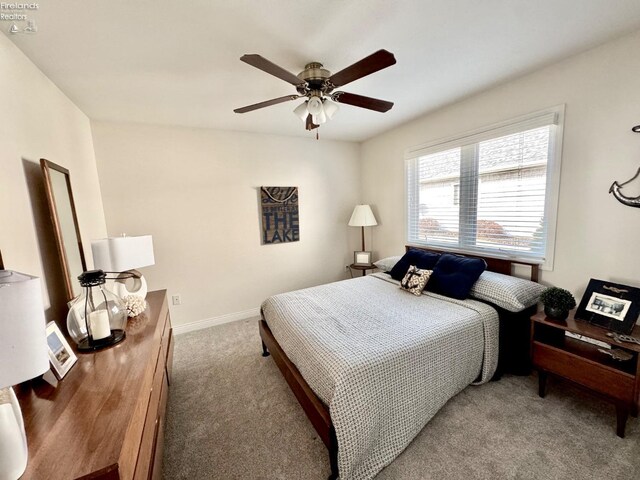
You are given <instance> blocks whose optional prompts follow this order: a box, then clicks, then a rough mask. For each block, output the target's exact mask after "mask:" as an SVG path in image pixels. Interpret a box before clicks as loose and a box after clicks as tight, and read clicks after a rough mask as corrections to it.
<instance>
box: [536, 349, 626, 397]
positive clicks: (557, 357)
mask: <svg viewBox="0 0 640 480" xmlns="http://www.w3.org/2000/svg"><path fill="white" fill-rule="evenodd" d="M603 355H604V354H603ZM533 364H534V366H535V367H536V368H540V369H543V370H546V371H548V372H551V373H554V374H556V375H559V376H561V377H563V378H566V379H567V380H571V381H573V382H575V383H578V384H580V385H582V386H584V387H587V388H589V389H591V390H593V391H594V392H598V393H602V394H605V395H608V396H610V397H613V398H615V399H617V400H620V401H623V402H628V403H631V402H633V390H634V383H635V378H634V376H633V375H631V374H629V373H626V372H624V371H621V370H618V369H615V368H613V367H609V366H607V365H602V364H599V363H596V362H595V361H592V360H589V359H588V358H584V357H582V356H579V355H577V354H574V353H571V352H570V351H567V350H561V349H559V348H556V347H554V346H551V345H547V344H544V343H540V342H533Z"/></svg>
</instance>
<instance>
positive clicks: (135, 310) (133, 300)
mask: <svg viewBox="0 0 640 480" xmlns="http://www.w3.org/2000/svg"><path fill="white" fill-rule="evenodd" d="M124 303H125V306H126V308H127V315H129V317H137V316H138V315H140V314H141V313H142V312H144V311H145V310H146V308H147V302H146V300H145V299H144V298H142V297H140V296H138V295H127V296H126V297H124Z"/></svg>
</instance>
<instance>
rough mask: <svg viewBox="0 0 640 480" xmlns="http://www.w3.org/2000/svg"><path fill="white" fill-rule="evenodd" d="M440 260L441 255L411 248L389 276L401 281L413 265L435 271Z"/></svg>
mask: <svg viewBox="0 0 640 480" xmlns="http://www.w3.org/2000/svg"><path fill="white" fill-rule="evenodd" d="M439 258H440V254H439V253H432V252H425V251H424V250H417V249H413V248H411V249H409V250H408V251H407V253H405V254H404V255H403V256H402V258H401V259H400V260H398V263H396V264H395V265H394V266H393V268H392V269H391V271H390V272H389V274H390V275H391V278H393V279H395V280H399V281H400V280H402V279H403V278H404V276H405V275H406V274H407V270H409V267H410V266H411V265H415V266H416V267H418V268H420V269H423V270H433V267H434V266H435V265H436V262H437V261H438V259H439ZM469 288H471V287H469Z"/></svg>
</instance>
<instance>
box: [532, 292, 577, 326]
mask: <svg viewBox="0 0 640 480" xmlns="http://www.w3.org/2000/svg"><path fill="white" fill-rule="evenodd" d="M540 301H541V302H542V304H543V305H544V313H545V315H546V316H547V317H549V318H553V319H556V320H565V319H566V318H567V317H568V316H569V310H571V309H572V308H575V306H576V299H575V298H573V295H571V292H569V291H568V290H565V289H564V288H558V287H549V288H547V289H546V290H545V291H544V292H542V295H540Z"/></svg>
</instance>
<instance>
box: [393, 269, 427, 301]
mask: <svg viewBox="0 0 640 480" xmlns="http://www.w3.org/2000/svg"><path fill="white" fill-rule="evenodd" d="M432 273H433V270H421V269H419V268H418V267H416V266H415V265H411V266H410V267H409V270H407V274H406V275H405V276H404V278H403V279H402V281H401V282H400V288H401V289H403V290H406V291H407V292H411V293H413V294H414V295H418V296H419V295H422V291H423V290H424V287H426V286H427V282H428V281H429V278H431V274H432Z"/></svg>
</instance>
